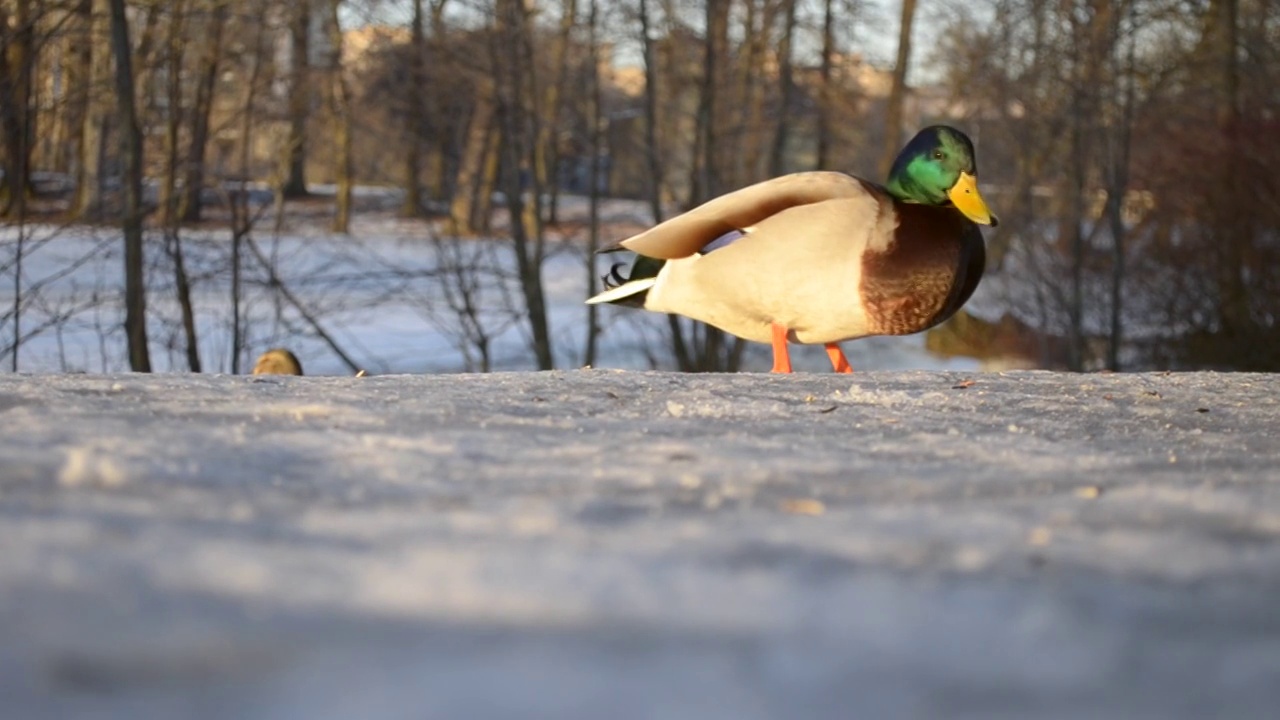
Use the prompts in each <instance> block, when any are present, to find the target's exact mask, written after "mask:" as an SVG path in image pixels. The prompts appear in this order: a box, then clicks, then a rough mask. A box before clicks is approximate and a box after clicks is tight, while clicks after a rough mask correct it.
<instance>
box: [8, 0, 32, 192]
mask: <svg viewBox="0 0 1280 720" xmlns="http://www.w3.org/2000/svg"><path fill="white" fill-rule="evenodd" d="M31 10H32V8H31V0H17V1H16V2H15V3H14V12H13V15H12V17H9V16H8V14H7V13H6V8H4V7H0V24H2V26H3V31H4V32H5V33H6V34H7V35H9V37H8V38H6V40H7V43H6V45H5V46H4V47H0V130H2V131H3V134H4V158H5V162H4V169H5V173H4V186H3V188H0V215H6V216H11V217H16V216H19V215H25V214H26V204H27V199H28V198H27V195H28V192H29V190H30V186H31V178H30V174H31V147H32V142H31V140H32V138H33V133H32V125H33V124H34V121H35V113H34V112H33V110H34V108H32V103H31V99H32V83H31V80H32V75H33V74H34V70H35V62H36V58H35V51H36V48H35V25H36V18H35V17H33V16H32V14H31ZM10 25H11V26H12V30H10Z"/></svg>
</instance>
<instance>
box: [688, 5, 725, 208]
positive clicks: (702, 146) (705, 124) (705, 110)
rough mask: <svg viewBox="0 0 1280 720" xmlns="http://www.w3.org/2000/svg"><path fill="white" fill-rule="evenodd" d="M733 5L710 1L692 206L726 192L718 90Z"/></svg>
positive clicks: (690, 195)
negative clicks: (720, 140) (720, 154)
mask: <svg viewBox="0 0 1280 720" xmlns="http://www.w3.org/2000/svg"><path fill="white" fill-rule="evenodd" d="M729 6H730V0H706V23H707V25H706V27H707V37H706V41H705V43H704V45H703V63H702V69H703V75H702V88H701V91H700V93H699V101H698V115H697V125H696V132H695V133H694V143H695V145H694V162H693V177H692V178H691V182H690V188H689V189H690V194H689V202H688V205H689V207H694V206H697V205H700V204H702V203H704V202H706V201H707V200H710V199H711V198H713V197H715V196H716V195H719V194H720V193H721V192H722V191H723V190H722V188H721V181H722V179H721V176H720V173H719V167H718V163H719V161H720V158H719V152H718V148H717V145H718V133H717V128H716V120H717V118H718V115H719V109H718V107H717V105H718V100H719V98H717V90H718V87H719V85H720V80H721V75H722V74H723V73H722V71H721V65H722V63H723V62H724V61H725V59H726V58H727V57H728V46H729Z"/></svg>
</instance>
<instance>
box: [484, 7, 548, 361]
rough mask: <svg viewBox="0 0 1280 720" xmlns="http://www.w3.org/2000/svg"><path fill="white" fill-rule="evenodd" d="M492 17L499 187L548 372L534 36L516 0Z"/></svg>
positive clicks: (537, 347)
mask: <svg viewBox="0 0 1280 720" xmlns="http://www.w3.org/2000/svg"><path fill="white" fill-rule="evenodd" d="M495 15H496V26H495V27H496V30H497V32H495V33H494V39H495V43H494V60H493V63H494V67H495V69H496V70H497V72H496V73H495V75H496V79H497V98H498V116H499V118H500V120H501V127H502V148H503V154H502V177H503V182H502V185H503V191H504V194H505V196H506V203H507V211H508V216H509V217H510V226H511V236H512V241H513V249H514V250H515V255H516V267H517V268H518V270H519V273H520V288H521V292H522V293H523V295H524V300H525V310H526V313H527V319H528V322H529V329H530V331H531V334H532V338H533V351H534V355H535V357H536V358H537V362H538V368H539V369H541V370H550V369H552V368H553V367H554V360H553V357H552V351H551V332H550V328H549V326H548V323H547V307H546V298H545V296H544V294H543V287H542V245H543V238H542V223H541V218H540V213H538V212H537V207H538V204H539V195H540V193H539V192H538V190H539V187H538V182H537V175H536V173H534V172H531V170H532V166H533V163H534V152H533V147H532V146H533V144H534V142H533V141H534V140H535V139H536V137H537V129H536V127H537V123H536V118H535V117H534V115H535V114H534V113H531V112H530V106H531V104H532V103H531V101H530V98H529V96H528V94H529V92H530V91H531V90H532V87H531V86H530V84H529V83H528V82H527V80H528V78H527V75H526V74H525V71H526V70H527V69H529V68H530V66H531V63H530V62H529V59H530V58H531V57H532V56H533V49H532V42H533V37H532V31H531V27H530V23H529V18H528V15H527V14H526V11H525V8H524V7H523V4H522V3H521V2H520V0H497V7H496V13H495ZM526 180H528V182H529V183H530V185H531V186H532V190H533V192H531V193H530V196H529V202H528V205H529V206H531V207H532V208H533V211H532V212H530V211H529V210H528V207H527V206H526V202H525V196H524V182H525V181H526Z"/></svg>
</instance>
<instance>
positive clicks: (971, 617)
mask: <svg viewBox="0 0 1280 720" xmlns="http://www.w3.org/2000/svg"><path fill="white" fill-rule="evenodd" d="M1278 398H1280V378H1277V377H1273V376H1263V375H1217V374H1173V375H1063V374H1054V373H1046V372H1025V373H1008V374H999V375H997V374H975V375H965V374H960V373H931V372H913V373H880V372H871V373H858V374H854V375H852V376H837V375H833V374H798V375H794V376H789V377H780V376H768V375H739V376H692V375H675V374H664V373H643V372H630V371H601V370H594V371H590V370H587V371H571V372H553V373H510V374H497V375H489V376H474V375H452V376H415V377H410V376H379V377H367V378H316V377H306V378H293V377H256V378H249V377H227V376H151V377H147V376H134V375H117V376H83V375H82V376H4V377H0V421H2V422H3V428H4V430H3V432H2V433H0V538H3V545H0V548H2V550H0V715H2V716H3V717H6V718H54V717H56V718H77V717H93V718H108V717H127V718H144V719H146V718H173V717H184V718H213V717H226V718H237V719H245V720H252V719H257V718H264V719H265V718H272V719H274V718H353V717H359V718H507V717H519V718H699V719H703V720H715V719H719V718H734V719H744V718H745V719H751V718H782V717H787V718H790V717H814V718H855V717H856V718H862V717H865V718H916V717H920V718H926V717H927V718H938V717H966V718H970V717H971V718H1080V717H1089V718H1162V719H1167V718H1201V717H1231V718H1247V717H1258V718H1263V717H1267V718H1271V717H1275V715H1274V712H1275V708H1277V707H1280V612H1277V610H1276V599H1277V597H1280V542H1278V541H1280V471H1278V470H1277V466H1278V462H1280V443H1277V441H1276V437H1277V431H1278V430H1280V400H1278Z"/></svg>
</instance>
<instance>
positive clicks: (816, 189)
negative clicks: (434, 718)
mask: <svg viewBox="0 0 1280 720" xmlns="http://www.w3.org/2000/svg"><path fill="white" fill-rule="evenodd" d="M935 132H936V131H935ZM955 132H957V133H958V131H955ZM922 134H923V133H922ZM960 137H963V135H960ZM914 142H915V141H913V143H914ZM964 142H965V143H967V142H968V139H967V138H964ZM969 147H970V148H971V147H972V146H971V145H970V146H969ZM910 148H911V146H910V145H909V146H908V149H910ZM905 152H906V151H904V153H905ZM970 154H971V150H970ZM969 165H970V166H971V165H972V162H971V160H970V161H969ZM903 172H905V170H904V171H903ZM964 177H965V178H967V183H968V184H967V185H965V186H964V187H963V188H961V190H959V191H955V190H952V191H951V192H952V193H953V194H954V193H956V192H959V193H972V197H974V198H977V202H978V203H979V205H981V212H977V211H974V213H973V214H975V215H977V219H979V220H983V219H986V220H987V221H991V220H992V219H991V218H990V216H989V213H987V211H986V207H985V205H982V204H981V199H980V198H978V196H977V191H976V186H974V185H973V181H972V175H968V174H966V175H965V176H964ZM961 182H966V181H965V180H963V179H962V180H956V181H955V182H953V183H952V184H951V185H953V186H956V187H959V185H960V183H961ZM901 184H902V183H901V182H896V183H891V186H895V187H896V186H901ZM961 202H964V200H963V199H962V200H961ZM610 249H611V250H624V249H625V250H631V251H633V252H635V253H637V254H638V255H640V256H641V257H642V258H653V259H656V260H661V261H665V262H663V263H661V265H660V266H659V264H658V263H654V262H649V263H645V264H644V265H642V264H641V263H637V265H636V267H635V268H633V270H632V273H631V276H630V277H629V278H621V277H620V276H619V275H617V274H616V272H615V274H614V277H615V279H617V280H622V281H623V282H621V283H620V284H617V285H616V286H614V287H612V288H610V289H609V290H606V291H605V292H603V293H601V294H599V295H597V296H595V297H593V298H591V299H590V300H588V302H617V303H622V304H632V305H636V304H639V305H641V306H642V307H644V308H645V309H647V310H653V311H657V312H666V313H675V314H678V315H683V316H685V317H689V318H693V319H695V320H700V321H702V322H705V323H707V324H709V325H713V326H715V327H718V328H720V329H722V330H724V331H725V332H728V333H731V334H733V335H737V336H738V337H742V338H745V339H747V340H754V341H757V342H772V343H773V345H774V350H775V366H774V369H775V370H781V371H787V370H789V368H790V362H789V359H788V358H786V357H785V355H786V347H785V344H786V342H796V343H803V344H823V345H827V346H828V350H829V351H831V353H832V356H831V357H832V364H833V366H835V367H836V368H837V370H842V369H846V368H847V367H848V364H847V361H844V356H843V354H842V353H840V351H839V348H838V347H836V346H835V343H839V342H842V341H844V340H853V339H856V338H861V337H867V336H869V335H905V334H910V333H915V332H920V331H922V330H926V329H928V328H930V327H933V326H934V325H936V324H938V323H940V322H942V321H943V320H945V319H947V318H948V317H950V316H951V315H952V314H954V313H955V311H956V310H958V309H959V308H960V307H961V306H962V305H963V304H964V303H965V301H967V300H968V299H969V296H970V295H972V293H973V291H974V289H975V288H976V287H977V285H978V280H979V279H980V278H981V276H982V270H983V266H984V264H985V252H984V249H983V241H982V234H981V232H980V231H979V230H978V227H977V225H976V224H975V223H974V222H973V221H972V220H971V219H970V218H969V217H967V216H966V213H965V212H962V211H961V210H959V209H957V207H956V206H955V205H953V204H951V203H950V202H948V203H947V204H945V205H944V204H924V203H920V202H910V201H908V200H904V199H903V198H901V197H898V196H896V194H895V193H894V192H892V191H891V190H889V189H886V188H885V187H882V186H880V185H877V184H875V183H872V182H869V181H866V180H862V179H860V178H855V177H852V176H849V175H845V174H843V173H835V172H808V173H796V174H792V175H786V176H783V177H780V178H776V179H774V180H769V181H766V182H762V183H758V184H756V185H752V186H750V187H747V188H743V189H741V190H738V191H736V192H733V193H729V194H727V195H724V196H721V197H719V198H716V199H714V200H711V201H710V202H707V203H705V204H704V205H701V206H699V207H697V208H694V209H693V210H690V211H689V212H687V213H684V214H682V215H679V216H677V217H674V218H671V219H670V220H667V221H666V222H664V223H661V224H659V225H657V226H656V227H654V228H652V229H650V230H648V231H646V232H643V233H641V234H639V235H636V236H634V237H631V238H628V239H626V240H623V241H622V242H620V243H618V245H617V246H615V247H614V248H610ZM658 268H660V269H658ZM655 269H656V274H655V273H654V272H653V271H654V270H655ZM779 353H781V354H782V355H783V357H781V358H780V357H779Z"/></svg>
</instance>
